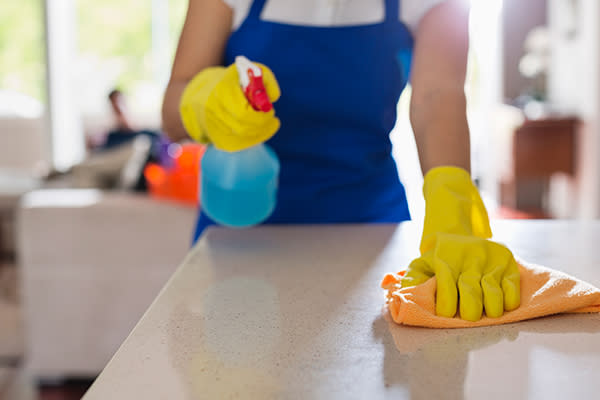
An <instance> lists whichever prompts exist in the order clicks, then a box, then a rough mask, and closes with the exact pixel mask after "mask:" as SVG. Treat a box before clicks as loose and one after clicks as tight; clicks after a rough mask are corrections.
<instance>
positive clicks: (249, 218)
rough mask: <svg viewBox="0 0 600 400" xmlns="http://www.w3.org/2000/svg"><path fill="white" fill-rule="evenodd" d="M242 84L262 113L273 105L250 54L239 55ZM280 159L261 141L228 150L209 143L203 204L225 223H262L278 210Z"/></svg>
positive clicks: (251, 103)
mask: <svg viewBox="0 0 600 400" xmlns="http://www.w3.org/2000/svg"><path fill="white" fill-rule="evenodd" d="M235 64H236V67H237V70H238V75H239V77H240V86H241V90H243V92H244V94H245V96H246V98H247V99H248V102H249V103H250V105H251V106H252V107H253V108H254V109H255V110H256V111H260V112H268V111H270V110H271V109H272V108H273V105H272V104H271V102H270V101H269V98H268V96H267V92H266V90H265V87H264V84H263V81H262V71H261V69H260V67H258V66H257V65H255V64H253V63H252V62H251V61H250V60H248V59H247V58H246V57H243V56H238V57H236V60H235ZM278 178H279V160H278V158H277V155H276V154H275V152H274V151H273V150H272V149H271V148H270V147H268V146H267V145H265V144H264V143H260V144H258V145H255V146H252V147H250V148H248V149H245V150H241V151H236V152H228V151H223V150H219V149H217V148H216V147H214V146H213V145H209V146H208V147H207V149H206V152H205V153H204V156H203V157H202V176H201V205H202V209H203V210H204V212H205V213H206V215H208V216H209V217H210V218H212V219H213V220H214V221H216V222H218V223H219V224H221V225H225V226H229V227H237V228H243V227H248V226H253V225H257V224H260V223H261V222H263V221H264V220H266V219H267V218H268V217H269V216H270V215H271V213H272V212H273V210H274V209H275V204H276V196H277V185H278Z"/></svg>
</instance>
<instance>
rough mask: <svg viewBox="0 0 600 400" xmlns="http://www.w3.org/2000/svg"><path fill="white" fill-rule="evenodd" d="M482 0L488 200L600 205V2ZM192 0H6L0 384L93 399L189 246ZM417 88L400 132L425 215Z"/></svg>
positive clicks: (505, 206)
mask: <svg viewBox="0 0 600 400" xmlns="http://www.w3.org/2000/svg"><path fill="white" fill-rule="evenodd" d="M465 1H467V0H465ZM470 2H471V4H472V14H471V51H470V56H469V72H468V78H467V85H466V92H467V95H468V99H469V122H470V126H471V131H472V153H473V154H472V160H473V176H474V178H475V179H476V182H477V183H478V185H479V187H480V189H481V192H482V194H483V197H484V199H485V201H486V203H487V205H488V209H489V211H490V214H491V215H492V216H493V217H494V218H519V219H520V218H528V219H546V218H574V219H595V218H598V216H599V214H600V123H599V122H600V121H599V118H600V81H599V78H600V62H599V61H600V32H599V31H598V30H599V29H600V28H599V26H600V3H599V2H597V1H596V0H528V1H522V0H471V1H470ZM186 7H187V1H185V0H128V1H117V0H45V1H43V0H19V1H4V2H2V3H1V4H0V256H1V259H0V398H6V399H13V398H14V399H71V398H79V397H80V396H81V394H82V393H83V392H84V391H85V389H86V388H87V386H88V385H89V384H90V382H91V381H92V380H93V379H94V377H95V376H96V375H97V374H98V373H99V372H100V371H101V369H102V368H103V367H104V366H105V365H106V363H107V362H108V361H109V359H110V357H111V356H112V354H114V352H115V351H116V349H117V348H118V346H119V345H120V344H121V343H122V341H123V340H124V339H125V337H126V336H127V334H128V333H129V331H130V330H131V329H132V328H133V326H134V325H135V323H136V322H137V321H138V319H139V318H140V317H141V315H142V313H143V312H144V310H145V309H146V308H147V307H148V305H149V304H150V302H151V301H152V300H153V299H154V297H155V296H156V294H157V293H158V291H159V290H160V288H161V287H162V286H163V285H164V283H165V282H166V280H167V279H168V278H169V277H170V276H171V274H172V273H173V271H174V269H175V268H176V267H177V265H178V263H179V262H180V261H181V260H182V259H183V257H184V256H185V254H186V252H187V249H188V248H189V243H190V239H191V230H192V226H193V224H194V219H195V213H196V210H195V203H196V196H197V178H198V176H197V175H198V168H197V167H196V166H197V164H198V160H199V158H200V157H201V156H202V151H203V150H202V148H200V147H198V146H194V145H191V144H174V143H169V142H167V141H166V140H165V139H163V138H161V136H160V105H161V101H162V95H163V91H164V88H165V86H166V83H167V81H168V78H169V72H170V66H171V63H172V59H173V54H174V51H175V47H176V43H177V39H178V35H179V31H180V29H181V26H182V23H183V19H184V16H185V10H186ZM199 40H201V39H200V38H199ZM109 94H110V96H109ZM409 97H410V87H409V88H407V90H405V92H404V94H403V96H402V98H401V100H400V102H399V104H398V108H399V118H398V122H397V126H396V128H395V129H394V131H393V132H392V140H393V142H394V145H395V146H394V153H395V155H396V158H397V160H398V164H399V169H400V175H401V178H402V179H403V181H404V182H405V185H406V187H407V193H408V196H409V203H410V208H411V212H412V214H413V217H414V218H415V219H416V220H418V219H419V218H422V214H423V201H422V199H421V196H422V195H421V184H422V176H421V172H420V169H419V166H418V159H417V153H416V150H415V144H414V139H413V137H412V132H411V129H410V123H409V121H408V103H409ZM182 188H183V189H182Z"/></svg>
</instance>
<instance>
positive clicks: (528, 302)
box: [381, 262, 600, 328]
mask: <svg viewBox="0 0 600 400" xmlns="http://www.w3.org/2000/svg"><path fill="white" fill-rule="evenodd" d="M519 269H520V271H521V305H520V307H519V308H517V309H516V310H513V311H509V312H506V313H504V315H503V316H501V317H499V318H488V317H486V316H485V315H484V317H483V318H481V320H479V321H476V322H471V321H465V320H462V319H460V318H459V316H455V317H454V318H446V317H438V316H437V315H436V314H435V293H436V280H435V277H433V278H431V279H429V280H428V281H427V282H425V283H423V284H421V285H418V286H414V287H410V288H404V289H402V288H401V287H400V280H401V279H402V274H403V272H401V273H399V274H398V275H394V274H388V275H386V276H385V278H383V281H382V282H381V287H382V288H384V289H386V290H387V307H388V310H389V312H390V315H391V316H392V318H393V319H394V321H395V322H396V323H398V324H404V325H412V326H421V327H427V328H471V327H477V326H487V325H500V324H507V323H510V322H517V321H523V320H526V319H532V318H538V317H544V316H548V315H553V314H560V313H595V312H600V289H598V288H596V287H594V286H592V285H590V284H588V283H585V282H583V281H580V280H579V279H576V278H573V277H572V276H569V275H567V274H565V273H562V272H559V271H555V270H552V269H549V268H545V267H542V266H538V265H525V264H524V263H521V262H519Z"/></svg>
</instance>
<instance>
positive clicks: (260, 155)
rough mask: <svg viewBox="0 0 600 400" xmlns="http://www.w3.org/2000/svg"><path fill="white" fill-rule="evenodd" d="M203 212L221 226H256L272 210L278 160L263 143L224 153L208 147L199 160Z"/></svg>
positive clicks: (275, 192)
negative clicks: (200, 162)
mask: <svg viewBox="0 0 600 400" xmlns="http://www.w3.org/2000/svg"><path fill="white" fill-rule="evenodd" d="M201 180H202V186H201V188H202V192H201V193H202V194H201V202H202V208H203V210H204V212H205V213H206V214H207V215H208V216H209V217H210V218H212V219H213V220H215V221H216V222H218V223H220V224H221V225H225V226H230V227H236V228H243V227H248V226H253V225H257V224H260V223H261V222H263V221H264V220H265V219H267V218H268V217H269V216H270V215H271V213H272V212H273V210H274V209H275V204H276V196H277V186H278V180H279V159H278V158H277V155H276V154H275V152H274V151H273V150H272V149H271V148H269V147H268V146H267V145H265V144H259V145H256V146H253V147H251V148H249V149H246V150H242V151H237V152H227V151H222V150H219V149H217V148H215V147H214V146H212V145H209V146H208V147H207V149H206V152H205V153H204V156H203V157H202V178H201Z"/></svg>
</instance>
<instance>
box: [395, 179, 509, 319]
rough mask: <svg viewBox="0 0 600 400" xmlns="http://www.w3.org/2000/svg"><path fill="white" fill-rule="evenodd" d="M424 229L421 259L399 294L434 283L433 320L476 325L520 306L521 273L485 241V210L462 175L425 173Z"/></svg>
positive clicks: (504, 254)
mask: <svg viewBox="0 0 600 400" xmlns="http://www.w3.org/2000/svg"><path fill="white" fill-rule="evenodd" d="M423 194H424V196H425V223H424V228H423V236H422V239H421V246H420V251H421V257H419V258H417V259H415V260H414V261H413V262H412V263H411V264H410V265H409V267H408V270H407V271H406V273H405V275H404V277H403V279H402V281H401V285H402V287H403V288H405V287H412V286H416V285H419V284H421V283H424V282H425V281H427V280H429V279H430V278H431V277H433V276H435V277H436V280H437V293H436V314H437V315H438V316H443V317H449V318H452V317H454V316H455V315H456V312H457V309H458V311H459V316H460V318H462V319H464V320H469V321H477V320H479V319H480V318H481V316H482V313H483V311H484V310H485V313H486V315H487V316H488V317H493V318H495V317H500V316H502V314H503V313H504V311H511V310H514V309H516V308H517V307H519V304H520V273H519V268H518V265H517V263H516V261H515V258H514V256H513V254H512V253H511V251H510V250H509V249H507V248H506V247H504V246H503V245H501V244H498V243H495V242H493V241H491V240H489V239H490V238H491V236H492V232H491V229H490V224H489V219H488V215H487V211H486V209H485V206H484V204H483V202H482V200H481V197H480V196H479V192H478V191H477V188H476V187H475V185H474V184H473V183H472V181H471V177H470V175H469V173H468V172H467V171H465V170H464V169H461V168H456V167H438V168H434V169H432V170H430V171H429V172H428V173H427V174H426V176H425V181H424V185H423Z"/></svg>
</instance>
